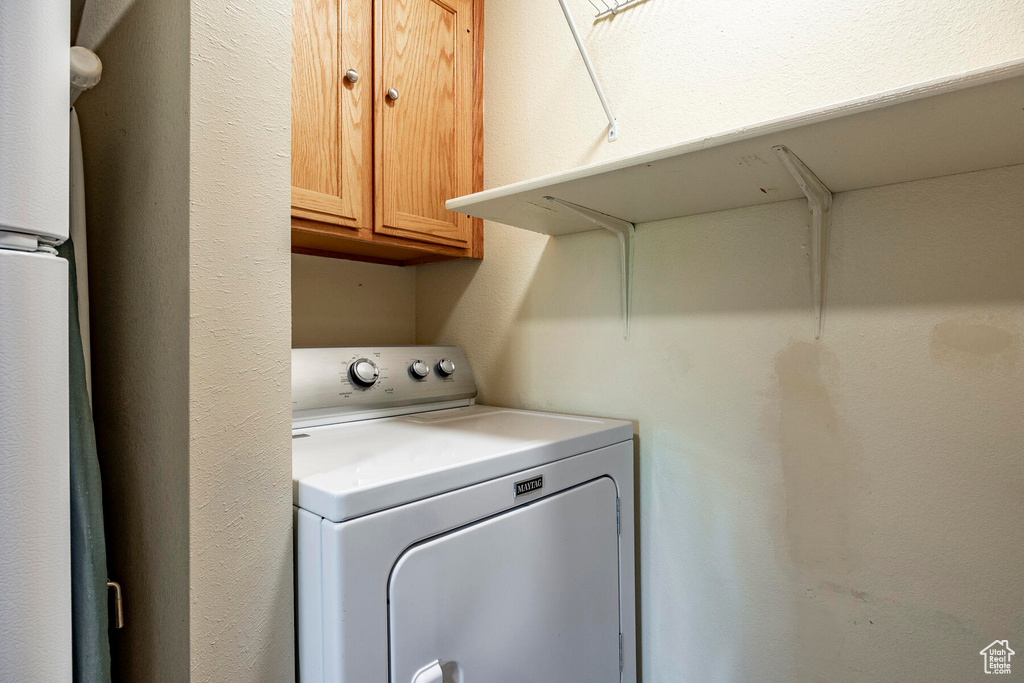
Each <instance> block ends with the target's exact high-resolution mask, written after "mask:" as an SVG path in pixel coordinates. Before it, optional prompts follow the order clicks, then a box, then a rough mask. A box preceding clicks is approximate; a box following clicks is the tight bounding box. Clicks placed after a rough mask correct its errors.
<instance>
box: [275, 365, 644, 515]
mask: <svg viewBox="0 0 1024 683" xmlns="http://www.w3.org/2000/svg"><path fill="white" fill-rule="evenodd" d="M435 356H436V358H435ZM420 357H422V359H423V360H424V361H426V360H427V359H428V358H429V359H430V362H429V363H428V362H424V365H426V366H428V369H429V372H428V373H427V375H426V376H425V377H423V378H420V377H418V373H420V372H422V371H423V369H424V368H423V367H419V366H418V367H415V368H413V367H412V366H413V363H414V361H416V360H420ZM444 359H449V360H450V361H452V362H453V363H454V370H453V372H451V373H450V374H448V375H444V371H446V370H452V368H453V366H451V365H446V366H444V367H443V369H441V370H439V369H438V365H440V364H441V362H442V360H444ZM367 360H369V361H370V363H371V364H372V365H373V366H374V367H375V368H376V373H375V372H374V368H371V367H369V366H365V365H361V363H363V362H364V361H367ZM313 361H318V362H322V363H323V365H322V369H321V370H319V371H317V370H315V369H314V368H313ZM292 367H293V370H292V396H293V404H292V410H293V412H292V414H293V427H294V431H293V434H292V485H293V495H294V503H295V505H297V506H299V507H301V508H303V509H305V510H308V511H310V512H312V513H314V514H317V515H320V516H321V517H325V518H327V519H329V520H331V521H334V522H341V521H344V520H346V519H352V518H353V517H359V516H361V515H365V514H368V513H371V512H376V511H379V510H384V509H387V508H390V507H394V506H396V505H402V504H404V503H409V502H412V501H414V500H419V499H422V498H427V497H429V496H433V495H437V494H439V493H444V492H446V491H452V490H455V489H458V488H462V487H465V486H470V485H472V484H476V483H479V482H482V481H486V480H488V479H493V478H495V477H500V476H504V475H507V474H512V473H514V472H518V471H521V470H525V469H529V468H531V467H537V466H539V465H543V464H545V463H549V462H553V461H555V460H560V459H562V458H567V457H570V456H573V455H578V454H580V453H585V452H587V451H592V450H596V449H598V448H603V447H605V446H610V445H612V444H615V443H619V442H621V441H628V440H630V439H632V438H633V426H632V424H631V423H629V422H625V421H622V420H605V419H599V418H591V417H579V416H572V415H557V414H552V413H538V412H532V411H525V410H511V409H504V408H493V407H489V406H478V405H473V398H464V396H465V394H466V393H467V390H468V389H467V388H471V393H472V396H475V395H476V386H475V383H473V378H472V373H471V371H470V368H469V364H468V362H467V361H466V359H465V356H464V355H463V354H462V352H461V351H459V350H458V349H457V348H455V347H385V348H379V349H365V348H361V349H353V348H337V349H295V350H293V352H292ZM375 374H376V381H374V382H370V380H372V379H374V375H375ZM364 385H368V386H364ZM317 396H318V397H319V398H314V397H317ZM428 399H429V400H428ZM318 403H319V404H321V405H320V407H318ZM338 403H341V404H342V405H341V406H337V405H333V406H331V405H327V406H324V405H322V404H338ZM453 404H454V405H458V406H459V407H451V406H452V405H453ZM367 406H368V407H367ZM395 411H398V412H400V413H404V414H400V415H394V413H395ZM389 414H390V415H394V416H392V417H380V415H389ZM310 416H313V417H310ZM327 422H332V423H333V424H325V423H327ZM310 424H312V426H309V425H310Z"/></svg>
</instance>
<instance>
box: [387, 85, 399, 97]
mask: <svg viewBox="0 0 1024 683" xmlns="http://www.w3.org/2000/svg"><path fill="white" fill-rule="evenodd" d="M388 99H389V100H397V99H398V91H397V90H395V89H394V88H388Z"/></svg>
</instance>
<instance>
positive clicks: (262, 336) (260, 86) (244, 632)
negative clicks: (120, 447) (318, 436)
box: [189, 0, 294, 683]
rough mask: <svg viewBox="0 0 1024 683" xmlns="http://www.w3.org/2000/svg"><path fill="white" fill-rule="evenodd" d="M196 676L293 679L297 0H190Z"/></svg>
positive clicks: (191, 533) (191, 549)
mask: <svg viewBox="0 0 1024 683" xmlns="http://www.w3.org/2000/svg"><path fill="white" fill-rule="evenodd" d="M191 10H192V11H191V17H190V18H191V46H190V48H191V49H190V53H191V63H190V66H191V89H190V93H189V95H190V116H191V127H190V133H191V137H190V159H189V169H190V179H189V180H190V182H189V187H190V201H191V214H190V230H189V248H190V251H189V279H190V288H189V293H190V296H189V305H190V316H191V325H190V328H189V357H190V368H189V370H190V382H189V389H190V391H189V409H190V422H191V427H190V430H189V446H190V452H189V463H190V466H189V523H190V529H189V537H190V544H189V562H190V565H191V571H190V573H189V586H190V591H189V597H190V603H191V604H190V613H189V617H190V624H189V628H190V637H191V654H192V661H191V669H192V680H193V681H210V682H211V683H213V682H219V681H239V682H241V681H267V682H271V681H273V682H275V683H276V682H278V681H287V680H291V679H292V678H293V676H294V647H293V643H294V631H293V628H292V511H291V502H292V487H291V350H290V349H291V344H290V336H291V335H290V320H291V296H290V267H291V261H290V259H289V249H290V244H291V236H290V218H289V214H290V210H291V196H290V191H291V190H290V185H291V183H290V166H289V159H290V158H291V157H290V145H291V96H290V92H291V2H289V0H263V1H261V2H258V3H248V4H247V5H246V6H245V7H244V9H242V8H240V6H239V5H238V4H237V3H235V2H231V1H230V0H192V8H191Z"/></svg>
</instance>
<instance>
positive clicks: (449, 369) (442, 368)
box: [437, 358, 455, 377]
mask: <svg viewBox="0 0 1024 683" xmlns="http://www.w3.org/2000/svg"><path fill="white" fill-rule="evenodd" d="M437 371H438V372H439V373H441V375H443V376H444V377H447V376H448V375H450V374H452V373H453V372H455V363H453V362H451V361H450V360H448V359H447V358H442V359H441V360H439V361H438V362H437Z"/></svg>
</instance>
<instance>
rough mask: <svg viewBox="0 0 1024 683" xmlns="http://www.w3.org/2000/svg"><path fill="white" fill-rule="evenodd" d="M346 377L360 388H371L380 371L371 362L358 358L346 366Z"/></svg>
mask: <svg viewBox="0 0 1024 683" xmlns="http://www.w3.org/2000/svg"><path fill="white" fill-rule="evenodd" d="M348 376H349V377H350V378H351V379H352V381H353V382H355V383H356V384H358V385H359V386H361V387H372V386H373V385H374V384H375V383H376V382H377V378H378V377H379V376H380V370H378V369H377V365H376V364H375V363H374V362H373V361H372V360H369V359H368V358H360V359H359V360H357V361H356V362H354V363H352V364H351V365H349V366H348Z"/></svg>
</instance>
